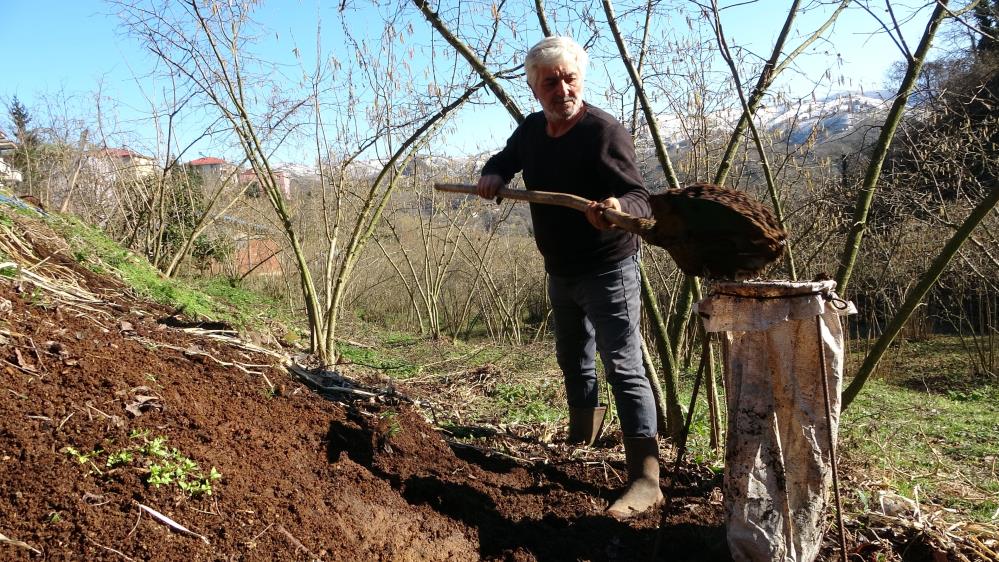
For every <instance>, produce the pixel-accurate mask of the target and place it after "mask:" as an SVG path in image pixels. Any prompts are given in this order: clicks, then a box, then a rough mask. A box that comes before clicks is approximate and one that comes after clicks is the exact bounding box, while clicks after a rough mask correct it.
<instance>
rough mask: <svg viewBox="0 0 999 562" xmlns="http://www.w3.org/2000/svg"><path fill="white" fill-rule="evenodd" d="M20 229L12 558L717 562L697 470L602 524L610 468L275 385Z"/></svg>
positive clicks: (10, 463) (409, 406)
mask: <svg viewBox="0 0 999 562" xmlns="http://www.w3.org/2000/svg"><path fill="white" fill-rule="evenodd" d="M13 221H14V224H13V225H12V226H10V225H7V224H3V225H0V246H2V247H0V251H2V252H3V254H4V256H5V258H4V260H7V259H11V258H13V261H12V262H8V263H18V264H19V265H20V267H19V268H16V269H12V268H6V269H4V270H3V273H4V275H3V276H0V310H2V311H3V313H2V317H0V377H2V381H3V382H2V389H0V558H3V559H4V560H33V559H55V560H63V559H72V560H207V559H213V560H217V559H251V560H255V559H261V560H263V559H275V560H298V559H302V560H305V559H321V560H374V559H383V560H416V559H418V560H477V559H490V560H575V559H586V560H646V559H650V558H652V557H653V554H654V553H655V554H656V557H657V558H658V559H661V560H726V559H727V558H728V554H727V550H726V547H725V545H724V528H723V513H722V507H721V497H720V492H719V486H720V483H721V482H720V476H719V475H717V474H715V473H713V472H712V471H710V470H708V469H707V468H704V467H700V466H697V465H694V464H690V465H684V466H682V467H681V468H680V470H679V471H678V472H677V473H676V478H675V482H673V483H672V484H669V483H668V482H667V481H664V485H666V490H667V492H668V494H669V495H670V498H671V499H670V501H669V504H668V505H667V506H666V507H665V509H664V510H662V511H655V512H653V513H649V514H647V515H645V516H642V517H640V518H638V519H636V520H633V521H630V522H627V523H622V522H618V521H616V520H614V519H612V518H610V517H606V516H603V515H602V511H603V510H604V509H605V508H606V506H607V505H608V502H609V500H613V498H614V490H616V489H618V488H619V487H620V486H621V484H622V480H621V478H622V477H623V476H624V463H623V460H621V456H620V455H613V454H608V451H607V450H606V449H600V450H596V451H594V450H582V451H581V450H575V449H572V448H568V447H565V446H563V445H560V444H557V443H554V444H553V443H550V442H545V441H543V440H538V439H535V438H532V437H530V436H525V435H518V434H516V433H515V432H502V431H499V432H495V431H494V432H483V433H482V436H480V437H479V438H477V439H466V440H463V441H459V440H458V439H457V437H456V436H455V435H453V432H452V434H449V433H447V432H442V431H440V430H439V429H437V428H436V427H435V425H434V424H433V423H430V422H428V421H427V419H428V418H429V419H433V418H434V412H435V411H437V412H440V411H446V410H448V409H449V408H458V407H460V405H449V404H442V403H440V402H437V403H436V404H435V405H433V406H432V407H430V406H428V404H429V403H428V402H423V399H422V398H421V397H420V396H417V395H415V394H414V393H415V392H417V389H416V388H405V387H399V388H397V389H396V390H395V391H394V392H386V393H379V392H376V393H374V394H375V395H374V396H371V395H370V394H366V393H354V394H351V393H343V394H341V395H340V397H339V399H338V400H331V399H330V397H329V396H326V397H324V396H321V395H319V394H317V393H316V392H314V391H313V390H312V389H310V388H309V387H308V386H306V385H304V384H303V383H302V382H300V380H299V379H297V378H295V377H294V376H293V375H292V374H290V373H289V371H288V370H287V369H286V368H285V366H284V361H285V360H286V353H287V350H282V349H267V348H264V347H258V346H256V345H253V344H249V343H247V342H246V341H244V340H239V339H236V338H233V337H230V336H231V335H227V334H220V333H218V332H207V331H204V330H197V329H186V330H185V329H181V328H176V327H170V326H167V325H166V324H165V323H164V319H166V318H168V317H169V318H172V319H173V320H176V318H177V317H176V316H175V315H173V316H172V313H173V312H175V311H172V310H169V309H165V308H163V307H162V306H159V305H155V304H152V303H150V302H147V301H145V300H143V299H140V298H138V297H137V296H135V295H134V294H131V292H130V291H129V290H128V289H126V288H125V287H124V286H123V285H121V284H120V283H119V282H118V281H117V280H115V279H114V278H113V277H111V276H102V275H98V274H95V273H94V272H93V271H91V270H90V269H88V268H87V267H84V266H81V265H80V264H78V263H77V261H76V260H75V259H73V257H72V254H71V252H70V251H69V249H68V247H67V245H66V243H65V242H64V241H62V240H61V239H60V238H59V237H58V236H57V235H56V234H55V233H54V232H52V231H51V230H50V229H49V228H48V227H47V226H46V224H45V223H44V222H43V221H41V220H37V219H31V218H25V217H22V216H17V217H15V218H14V219H13ZM4 260H0V261H4ZM32 264H33V267H27V266H28V265H32ZM171 323H172V324H177V322H175V321H174V322H171ZM473 375H474V373H469V376H470V377H471V376H473ZM420 389H421V390H420V391H421V392H425V393H426V394H427V396H433V397H434V398H435V399H437V400H439V399H440V397H441V395H439V394H438V395H435V393H434V391H433V388H432V387H428V386H426V385H423V386H421V387H420ZM616 442H619V439H616V436H613V435H612V436H607V437H606V438H605V439H604V443H603V446H605V447H608V446H609V447H613V446H614V444H615V443H616ZM607 459H611V460H607ZM899 536H900V537H901V538H900V539H899V541H901V543H902V544H903V545H904V544H906V543H907V542H912V534H911V533H910V534H909V536H905V533H904V532H900V533H899ZM854 546H856V547H858V551H860V548H859V547H861V546H864V547H865V548H867V549H868V550H867V551H864V554H865V556H866V557H869V559H872V560H873V559H876V558H877V557H878V556H882V557H883V556H884V555H885V553H890V552H891V549H892V545H891V543H886V544H885V545H882V546H878V545H874V546H873V547H872V543H864V544H858V545H854ZM824 552H832V550H831V547H830V548H827V549H826V550H825V551H824ZM912 552H920V553H922V554H923V555H924V556H928V554H929V553H930V551H929V550H927V549H925V548H923V549H918V548H916V549H913V550H912ZM913 559H924V558H913ZM925 559H931V558H925Z"/></svg>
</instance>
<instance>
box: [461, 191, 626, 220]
mask: <svg viewBox="0 0 999 562" xmlns="http://www.w3.org/2000/svg"><path fill="white" fill-rule="evenodd" d="M479 185H481V183H480V184H479ZM604 209H614V210H615V211H620V210H621V202H620V201H618V200H617V197H608V198H607V199H604V200H603V201H590V204H589V206H588V207H586V220H588V221H590V224H592V225H593V228H596V229H597V230H609V229H611V228H614V225H613V224H611V223H610V222H608V221H607V219H605V218H604Z"/></svg>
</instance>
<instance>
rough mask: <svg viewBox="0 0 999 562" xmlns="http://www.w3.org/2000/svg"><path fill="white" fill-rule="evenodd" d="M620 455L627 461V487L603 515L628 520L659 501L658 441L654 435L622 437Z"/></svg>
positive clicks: (661, 494) (660, 497)
mask: <svg viewBox="0 0 999 562" xmlns="http://www.w3.org/2000/svg"><path fill="white" fill-rule="evenodd" d="M624 458H625V461H626V462H627V464H628V489H627V490H625V491H624V495H622V496H621V497H620V498H619V499H618V500H617V501H616V502H614V504H613V505H611V506H610V507H609V508H608V509H607V514H608V515H610V516H612V517H614V518H615V519H620V520H624V519H628V518H631V517H634V516H635V515H638V514H639V513H643V512H645V511H648V510H649V509H650V508H652V507H655V506H656V505H658V504H659V503H660V502H662V501H663V492H662V490H661V489H660V488H659V443H658V442H657V441H656V438H655V437H625V438H624Z"/></svg>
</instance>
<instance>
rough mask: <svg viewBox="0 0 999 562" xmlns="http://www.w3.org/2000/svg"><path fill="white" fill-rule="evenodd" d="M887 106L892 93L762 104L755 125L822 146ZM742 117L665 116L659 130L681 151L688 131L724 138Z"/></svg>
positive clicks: (735, 110) (736, 112)
mask: <svg viewBox="0 0 999 562" xmlns="http://www.w3.org/2000/svg"><path fill="white" fill-rule="evenodd" d="M890 105H891V94H890V93H887V92H867V93H864V92H837V93H834V94H831V95H829V96H827V97H825V98H803V99H796V100H780V101H777V102H771V103H770V104H769V105H768V104H763V105H761V106H760V107H759V108H758V109H757V111H756V123H757V127H758V128H760V129H761V130H763V131H766V132H769V133H772V134H775V135H776V136H777V137H778V138H779V139H781V140H784V139H788V140H789V141H790V142H791V143H792V144H802V143H804V142H805V141H806V140H808V138H809V137H810V136H812V135H814V140H815V141H816V142H819V143H821V142H825V141H829V140H834V139H836V138H839V137H841V136H843V135H845V134H848V133H849V132H851V131H852V130H853V129H854V128H855V127H856V126H857V125H859V124H860V123H862V122H864V121H866V120H870V119H871V118H875V117H878V116H879V115H882V114H884V113H885V112H887V110H888V107H889V106H890ZM741 114H742V110H741V108H739V107H732V108H729V109H725V110H719V111H714V112H710V113H708V114H707V115H705V116H703V117H702V118H695V117H683V116H678V115H667V116H663V117H661V118H660V119H659V129H660V133H661V135H662V137H663V140H664V141H665V142H666V143H667V144H669V145H670V146H671V147H672V148H678V149H682V148H684V147H686V146H687V145H688V143H689V139H688V136H689V135H690V133H689V129H691V128H694V129H699V130H706V131H707V132H708V133H709V134H712V133H715V134H719V135H723V136H727V135H728V134H729V133H730V132H731V131H732V129H733V128H734V127H735V125H736V123H737V122H738V120H739V117H740V116H741ZM695 122H696V123H697V124H696V125H694V123H695Z"/></svg>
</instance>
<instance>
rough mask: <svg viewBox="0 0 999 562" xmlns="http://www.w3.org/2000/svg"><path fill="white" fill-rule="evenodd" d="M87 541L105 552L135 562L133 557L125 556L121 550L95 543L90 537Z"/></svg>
mask: <svg viewBox="0 0 999 562" xmlns="http://www.w3.org/2000/svg"><path fill="white" fill-rule="evenodd" d="M87 540H88V541H90V542H91V543H92V544H95V545H97V546H99V547H101V548H103V549H104V550H107V551H110V552H113V553H115V554H117V555H118V556H121V557H122V558H124V559H125V560H131V561H132V562H135V558H132V557H131V556H128V555H127V554H125V553H124V552H122V551H120V550H115V549H113V548H111V547H110V546H104V545H103V544H101V543H99V542H97V541H95V540H94V539H92V538H90V537H87Z"/></svg>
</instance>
